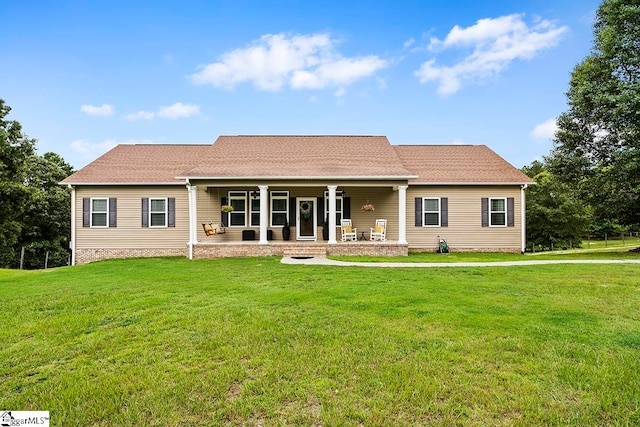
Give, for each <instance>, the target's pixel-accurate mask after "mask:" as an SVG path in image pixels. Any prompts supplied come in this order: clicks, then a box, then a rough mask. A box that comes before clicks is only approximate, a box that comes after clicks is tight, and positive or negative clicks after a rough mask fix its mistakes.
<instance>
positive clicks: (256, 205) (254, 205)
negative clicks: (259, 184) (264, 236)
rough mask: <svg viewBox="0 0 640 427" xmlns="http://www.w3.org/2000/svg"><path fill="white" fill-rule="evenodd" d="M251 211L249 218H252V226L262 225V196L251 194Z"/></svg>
mask: <svg viewBox="0 0 640 427" xmlns="http://www.w3.org/2000/svg"><path fill="white" fill-rule="evenodd" d="M249 206H250V208H251V213H250V215H249V218H250V219H251V227H259V226H260V197H259V196H251V203H250V204H249Z"/></svg>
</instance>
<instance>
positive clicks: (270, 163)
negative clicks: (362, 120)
mask: <svg viewBox="0 0 640 427" xmlns="http://www.w3.org/2000/svg"><path fill="white" fill-rule="evenodd" d="M62 184H65V185H68V186H69V187H70V188H71V191H72V193H71V218H72V224H71V249H72V260H73V264H81V263H86V262H90V261H96V260H100V259H106V258H124V257H143V256H168V255H181V256H185V257H188V258H207V257H223V256H240V255H242V256H262V255H291V256H295V255H299V256H302V255H323V254H367V255H371V254H381V255H406V254H407V253H408V252H409V251H433V250H435V249H436V248H437V247H438V245H439V242H440V239H444V240H446V242H447V243H448V245H449V247H450V248H451V250H452V251H503V252H521V251H523V250H524V247H525V241H524V236H525V191H524V190H525V188H526V187H527V185H530V184H533V181H532V180H531V179H530V178H529V177H527V176H526V175H524V174H523V173H522V172H520V171H519V170H518V169H516V168H515V167H513V166H512V165H510V164H509V163H508V162H506V161H505V160H504V159H502V158H501V157H500V156H498V155H497V154H496V153H495V152H493V151H492V150H490V149H489V148H488V147H486V146H484V145H392V144H390V143H389V141H388V139H387V138H386V137H385V136H330V135H322V136H292V135H288V136H275V135H273V136H242V135H240V136H220V137H219V138H218V139H217V140H216V141H215V142H214V143H213V144H208V145H183V144H175V145H173V144H136V145H118V146H116V147H115V148H113V149H112V150H110V151H109V152H107V153H106V154H104V155H103V156H101V157H99V158H98V159H96V160H95V161H93V162H91V163H90V164H88V165H87V166H85V167H84V168H82V169H80V170H79V171H77V172H76V173H74V174H73V175H71V176H69V177H68V178H66V179H65V180H64V181H62ZM364 205H368V206H370V207H373V209H374V210H373V211H371V210H370V209H367V208H365V209H363V208H364V207H365V206H364ZM227 206H231V207H233V210H232V211H231V212H225V211H223V210H230V208H227ZM342 219H351V223H352V226H353V227H354V228H356V230H357V233H358V234H357V240H355V241H354V240H348V241H342V240H341V238H340V236H341V234H340V231H341V227H340V225H341V220H342ZM377 219H386V220H387V221H386V224H387V225H386V227H385V232H386V233H385V234H386V236H385V237H386V238H385V239H382V240H377V241H371V240H369V238H370V237H371V232H372V231H374V230H372V228H373V227H374V223H375V221H376V220H377ZM287 225H288V227H285V226H287ZM283 228H288V229H289V230H290V240H284V239H283V234H284V233H283ZM323 230H324V238H323ZM378 231H379V230H378ZM325 239H326V240H325Z"/></svg>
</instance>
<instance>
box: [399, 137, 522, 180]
mask: <svg viewBox="0 0 640 427" xmlns="http://www.w3.org/2000/svg"><path fill="white" fill-rule="evenodd" d="M394 149H395V151H396V153H397V154H398V156H399V157H400V159H401V160H402V162H403V163H404V165H405V166H406V168H407V169H409V170H410V171H411V172H413V173H414V174H415V175H418V177H417V178H414V179H410V180H409V183H441V184H446V183H474V184H482V183H518V184H530V183H533V180H531V178H529V177H528V176H526V175H525V174H524V173H522V172H521V171H520V170H518V169H516V168H515V167H514V166H512V165H511V164H510V163H508V162H507V161H506V160H504V159H503V158H502V157H500V156H499V155H497V154H496V153H495V152H493V151H492V150H491V149H490V148H489V147H487V146H486V145H396V146H394Z"/></svg>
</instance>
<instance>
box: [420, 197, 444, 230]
mask: <svg viewBox="0 0 640 427" xmlns="http://www.w3.org/2000/svg"><path fill="white" fill-rule="evenodd" d="M441 199H442V198H441V197H423V198H422V227H424V228H440V227H442V200H441ZM427 200H437V201H438V210H437V211H433V210H427ZM427 213H431V214H433V213H437V214H438V224H437V225H433V224H427V221H426V219H425V214H427Z"/></svg>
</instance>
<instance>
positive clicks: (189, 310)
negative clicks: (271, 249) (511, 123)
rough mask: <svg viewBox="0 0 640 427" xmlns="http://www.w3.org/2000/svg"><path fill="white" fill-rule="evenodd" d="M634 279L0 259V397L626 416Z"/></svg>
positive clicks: (154, 422) (394, 414)
mask: <svg viewBox="0 0 640 427" xmlns="http://www.w3.org/2000/svg"><path fill="white" fill-rule="evenodd" d="M452 255H453V254H452ZM639 276H640V266H638V265H556V266H524V267H513V268H504V267H487V268H459V269H437V268H436V269H429V270H423V269H368V268H362V267H360V268H358V267H340V268H333V267H323V266H304V265H282V264H280V263H279V259H278V258H255V259H243V258H235V259H225V260H199V261H188V260H185V259H181V258H160V259H136V260H125V261H104V262H99V263H94V264H90V265H84V266H79V267H73V268H60V269H54V270H48V271H9V270H0V301H2V307H3V311H2V314H3V318H2V322H0V336H1V337H2V340H3V345H1V346H0V396H1V400H2V403H1V405H0V406H2V408H3V409H11V410H48V411H50V412H51V417H52V425H56V426H112V425H145V426H165V425H212V426H214V425H247V426H256V425H264V426H271V425H326V426H330V425H331V426H333V425H345V426H359V425H366V426H370V425H407V426H415V425H447V426H449V425H479V426H480V425H496V426H500V425H509V426H510V425H527V426H528V425H562V426H565V425H579V426H582V425H638V424H640V387H639V386H638V385H639V384H640V369H638V360H640V313H639V311H638V306H640V285H639V283H638V277H639Z"/></svg>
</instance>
